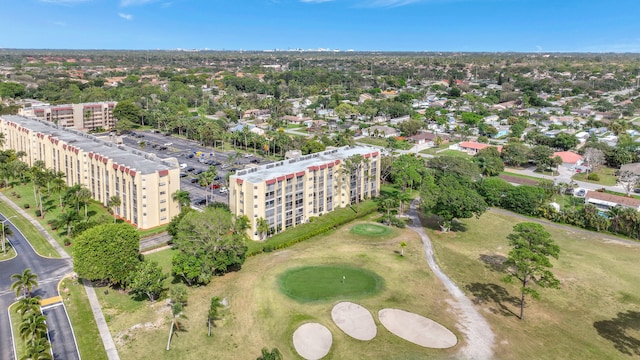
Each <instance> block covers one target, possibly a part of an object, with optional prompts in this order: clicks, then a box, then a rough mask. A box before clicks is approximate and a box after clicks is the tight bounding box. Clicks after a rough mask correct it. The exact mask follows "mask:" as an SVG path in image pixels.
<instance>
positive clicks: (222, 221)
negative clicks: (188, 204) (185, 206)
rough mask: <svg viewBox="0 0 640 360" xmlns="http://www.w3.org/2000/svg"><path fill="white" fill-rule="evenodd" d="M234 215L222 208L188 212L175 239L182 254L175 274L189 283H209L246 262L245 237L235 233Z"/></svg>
mask: <svg viewBox="0 0 640 360" xmlns="http://www.w3.org/2000/svg"><path fill="white" fill-rule="evenodd" d="M233 229H234V222H233V216H232V215H231V213H229V212H228V211H226V210H224V209H219V208H209V207H207V208H205V210H204V211H203V212H197V211H192V212H188V213H187V214H186V215H184V217H183V218H182V220H180V223H179V224H178V225H177V230H176V235H175V236H174V238H173V243H174V248H175V249H176V250H178V253H177V254H176V255H175V256H174V258H173V267H172V273H173V275H174V276H177V277H179V278H181V279H183V280H184V281H185V282H186V283H187V284H189V285H193V284H197V283H203V284H206V283H208V282H209V281H210V279H211V277H212V276H213V275H216V274H223V273H225V272H227V271H229V270H231V269H234V268H238V267H240V266H241V265H242V264H243V263H244V259H245V254H246V252H247V246H246V245H245V240H244V237H243V236H242V234H236V233H234V232H233Z"/></svg>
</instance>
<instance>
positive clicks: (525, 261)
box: [504, 223, 560, 320]
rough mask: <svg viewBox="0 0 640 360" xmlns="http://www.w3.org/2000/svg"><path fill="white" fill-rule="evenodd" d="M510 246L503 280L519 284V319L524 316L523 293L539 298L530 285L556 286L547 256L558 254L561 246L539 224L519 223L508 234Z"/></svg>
mask: <svg viewBox="0 0 640 360" xmlns="http://www.w3.org/2000/svg"><path fill="white" fill-rule="evenodd" d="M507 239H508V240H509V245H510V246H511V247H512V249H511V251H509V255H508V256H507V260H506V261H505V266H506V269H507V272H508V273H509V274H508V275H507V276H506V277H505V278H504V281H505V282H508V283H511V282H513V280H514V279H515V280H518V282H519V284H520V320H523V319H524V307H525V296H526V295H530V296H531V297H533V298H534V299H538V298H539V297H540V294H539V293H538V291H537V290H536V289H535V288H533V287H532V286H531V285H537V286H538V287H541V288H559V287H560V281H558V279H556V277H555V276H554V275H553V273H552V272H551V271H549V270H548V269H550V268H552V267H553V264H551V261H550V257H553V258H555V259H557V258H558V255H559V254H560V247H559V246H558V245H556V243H555V242H554V241H553V239H552V238H551V235H550V234H549V233H548V232H547V231H546V230H545V229H544V227H543V226H542V225H540V224H536V223H520V224H517V225H515V226H514V227H513V232H512V233H511V234H509V235H508V236H507Z"/></svg>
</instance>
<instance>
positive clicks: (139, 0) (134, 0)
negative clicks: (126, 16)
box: [120, 0, 156, 7]
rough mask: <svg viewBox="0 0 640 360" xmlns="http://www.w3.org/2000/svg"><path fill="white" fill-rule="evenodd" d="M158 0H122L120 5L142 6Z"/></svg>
mask: <svg viewBox="0 0 640 360" xmlns="http://www.w3.org/2000/svg"><path fill="white" fill-rule="evenodd" d="M155 1H156V0H120V6H122V7H128V6H140V5H146V4H150V3H152V2H155Z"/></svg>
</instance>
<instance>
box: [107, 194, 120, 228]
mask: <svg viewBox="0 0 640 360" xmlns="http://www.w3.org/2000/svg"><path fill="white" fill-rule="evenodd" d="M120 205H122V201H121V200H120V196H118V195H113V196H111V197H110V198H109V207H110V208H111V210H112V211H113V223H114V224H115V223H116V214H117V212H118V211H117V210H118V208H119V207H120Z"/></svg>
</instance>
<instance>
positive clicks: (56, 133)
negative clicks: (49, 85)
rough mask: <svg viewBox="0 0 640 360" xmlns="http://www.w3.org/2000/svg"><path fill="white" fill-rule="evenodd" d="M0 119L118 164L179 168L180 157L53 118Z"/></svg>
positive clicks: (144, 168)
mask: <svg viewBox="0 0 640 360" xmlns="http://www.w3.org/2000/svg"><path fill="white" fill-rule="evenodd" d="M0 119H2V120H4V121H9V122H13V123H16V124H18V125H20V126H22V127H24V128H27V129H29V130H31V131H35V132H39V133H42V134H45V135H51V136H52V137H54V138H56V139H58V140H60V141H63V142H64V143H66V144H67V145H73V146H74V147H77V148H78V149H81V150H82V151H84V152H86V153H90V152H92V153H94V154H99V155H102V156H104V157H106V158H108V159H111V160H112V161H113V162H115V163H117V164H118V165H124V166H126V167H128V168H130V169H131V170H135V171H138V172H140V173H141V174H152V173H154V172H156V171H160V170H169V169H174V168H178V163H177V161H176V162H175V163H173V164H172V163H171V162H170V161H166V159H160V158H158V157H156V156H155V155H154V154H149V153H145V152H142V151H140V150H137V149H134V148H132V147H128V146H125V145H116V144H114V143H111V142H108V141H104V140H101V139H98V138H97V137H95V136H93V135H89V134H86V133H83V132H81V131H78V130H73V129H65V128H61V127H58V126H57V125H56V124H54V123H52V122H48V121H41V120H38V119H34V118H28V117H24V116H19V115H2V116H0Z"/></svg>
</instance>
